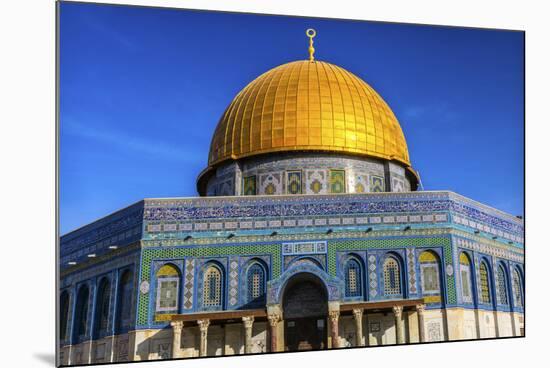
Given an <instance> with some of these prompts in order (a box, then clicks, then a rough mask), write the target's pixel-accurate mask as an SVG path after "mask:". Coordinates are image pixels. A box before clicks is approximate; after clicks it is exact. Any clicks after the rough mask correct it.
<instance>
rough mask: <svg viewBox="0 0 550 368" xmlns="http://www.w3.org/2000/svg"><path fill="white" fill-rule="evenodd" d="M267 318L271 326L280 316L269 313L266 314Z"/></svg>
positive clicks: (277, 321)
mask: <svg viewBox="0 0 550 368" xmlns="http://www.w3.org/2000/svg"><path fill="white" fill-rule="evenodd" d="M267 319H268V320H269V325H270V326H271V327H275V326H277V323H279V321H280V320H281V316H280V315H279V314H277V313H270V314H268V315H267Z"/></svg>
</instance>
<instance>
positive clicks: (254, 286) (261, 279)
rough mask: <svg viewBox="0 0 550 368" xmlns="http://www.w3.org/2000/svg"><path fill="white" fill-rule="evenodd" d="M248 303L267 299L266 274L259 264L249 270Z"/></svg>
mask: <svg viewBox="0 0 550 368" xmlns="http://www.w3.org/2000/svg"><path fill="white" fill-rule="evenodd" d="M247 279H248V280H247V286H248V290H247V291H248V302H249V303H250V302H255V301H261V300H263V298H265V272H264V268H263V267H262V266H261V265H259V264H258V263H255V264H253V265H252V266H250V268H249V269H248V278H247Z"/></svg>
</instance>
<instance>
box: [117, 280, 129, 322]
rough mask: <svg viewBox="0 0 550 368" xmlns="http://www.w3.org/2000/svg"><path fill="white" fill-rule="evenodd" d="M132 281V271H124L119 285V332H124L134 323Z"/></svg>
mask: <svg viewBox="0 0 550 368" xmlns="http://www.w3.org/2000/svg"><path fill="white" fill-rule="evenodd" d="M132 282H133V273H132V271H130V270H126V271H124V273H123V274H122V276H121V277H120V281H119V286H118V288H119V292H118V306H119V307H118V317H117V332H124V331H125V330H126V329H128V328H129V327H130V326H131V325H132V317H131V314H132Z"/></svg>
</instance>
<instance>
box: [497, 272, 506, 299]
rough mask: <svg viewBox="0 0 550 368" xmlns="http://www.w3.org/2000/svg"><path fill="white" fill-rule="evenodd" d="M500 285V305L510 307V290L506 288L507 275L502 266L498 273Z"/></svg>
mask: <svg viewBox="0 0 550 368" xmlns="http://www.w3.org/2000/svg"><path fill="white" fill-rule="evenodd" d="M497 283H498V304H501V305H508V288H507V286H506V274H505V271H504V267H502V265H499V266H498V271H497Z"/></svg>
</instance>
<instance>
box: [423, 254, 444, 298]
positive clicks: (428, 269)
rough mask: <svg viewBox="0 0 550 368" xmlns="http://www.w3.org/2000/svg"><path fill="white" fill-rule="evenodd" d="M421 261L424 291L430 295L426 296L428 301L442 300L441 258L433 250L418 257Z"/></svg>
mask: <svg viewBox="0 0 550 368" xmlns="http://www.w3.org/2000/svg"><path fill="white" fill-rule="evenodd" d="M418 260H419V262H420V279H421V282H422V293H423V294H426V295H430V297H428V298H425V299H426V300H427V302H428V303H430V302H431V303H438V302H440V301H441V297H440V286H439V260H438V258H437V255H436V254H435V253H434V252H432V251H425V252H422V253H421V254H420V256H419V257H418Z"/></svg>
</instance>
